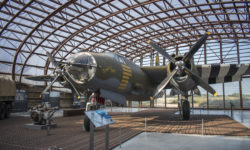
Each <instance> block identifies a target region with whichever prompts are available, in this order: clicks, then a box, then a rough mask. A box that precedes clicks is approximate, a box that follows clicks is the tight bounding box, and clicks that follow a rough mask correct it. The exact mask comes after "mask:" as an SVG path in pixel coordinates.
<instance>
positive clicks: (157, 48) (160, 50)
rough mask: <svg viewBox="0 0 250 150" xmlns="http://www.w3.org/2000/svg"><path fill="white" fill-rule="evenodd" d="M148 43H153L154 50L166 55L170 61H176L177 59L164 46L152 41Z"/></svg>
mask: <svg viewBox="0 0 250 150" xmlns="http://www.w3.org/2000/svg"><path fill="white" fill-rule="evenodd" d="M148 44H149V45H151V46H152V47H153V48H154V50H156V51H157V52H159V53H160V54H162V55H163V56H165V57H166V58H167V59H168V60H169V61H170V62H172V63H175V60H174V59H173V58H172V57H171V56H170V55H169V54H168V53H167V52H166V51H165V50H164V49H163V48H161V47H160V46H158V45H157V44H155V43H154V42H151V41H148Z"/></svg>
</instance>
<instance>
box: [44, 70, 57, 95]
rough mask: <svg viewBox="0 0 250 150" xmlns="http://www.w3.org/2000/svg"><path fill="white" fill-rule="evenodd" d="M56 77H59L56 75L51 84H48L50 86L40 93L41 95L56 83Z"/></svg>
mask: <svg viewBox="0 0 250 150" xmlns="http://www.w3.org/2000/svg"><path fill="white" fill-rule="evenodd" d="M58 77H59V75H57V76H56V77H55V78H54V80H53V81H52V82H50V84H49V85H48V86H47V87H46V88H45V89H44V90H43V92H42V94H41V95H43V94H44V93H45V92H47V91H48V90H49V89H50V87H51V86H52V85H53V84H54V83H55V82H56V80H57V79H58Z"/></svg>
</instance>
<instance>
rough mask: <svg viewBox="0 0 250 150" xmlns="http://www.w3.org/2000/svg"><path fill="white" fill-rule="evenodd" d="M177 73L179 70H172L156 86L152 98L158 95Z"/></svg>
mask: <svg viewBox="0 0 250 150" xmlns="http://www.w3.org/2000/svg"><path fill="white" fill-rule="evenodd" d="M176 73H177V70H176V69H175V70H174V71H172V72H171V73H170V74H169V75H168V76H167V77H166V78H165V79H164V80H163V81H162V82H161V83H160V84H159V85H158V86H157V88H156V90H155V93H154V95H153V97H150V99H151V100H152V99H154V98H156V97H157V96H158V94H159V93H160V92H161V91H162V89H163V88H164V87H165V86H167V85H168V83H169V82H170V80H171V79H172V78H173V76H174V75H175V74H176Z"/></svg>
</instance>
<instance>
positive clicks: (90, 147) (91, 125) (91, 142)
mask: <svg viewBox="0 0 250 150" xmlns="http://www.w3.org/2000/svg"><path fill="white" fill-rule="evenodd" d="M89 133H90V136H89V149H90V150H94V125H93V123H92V122H91V121H90V132H89Z"/></svg>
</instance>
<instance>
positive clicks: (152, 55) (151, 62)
mask: <svg viewBox="0 0 250 150" xmlns="http://www.w3.org/2000/svg"><path fill="white" fill-rule="evenodd" d="M153 65H154V52H153V51H152V52H151V55H150V66H153ZM150 107H151V108H153V107H154V100H150Z"/></svg>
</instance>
